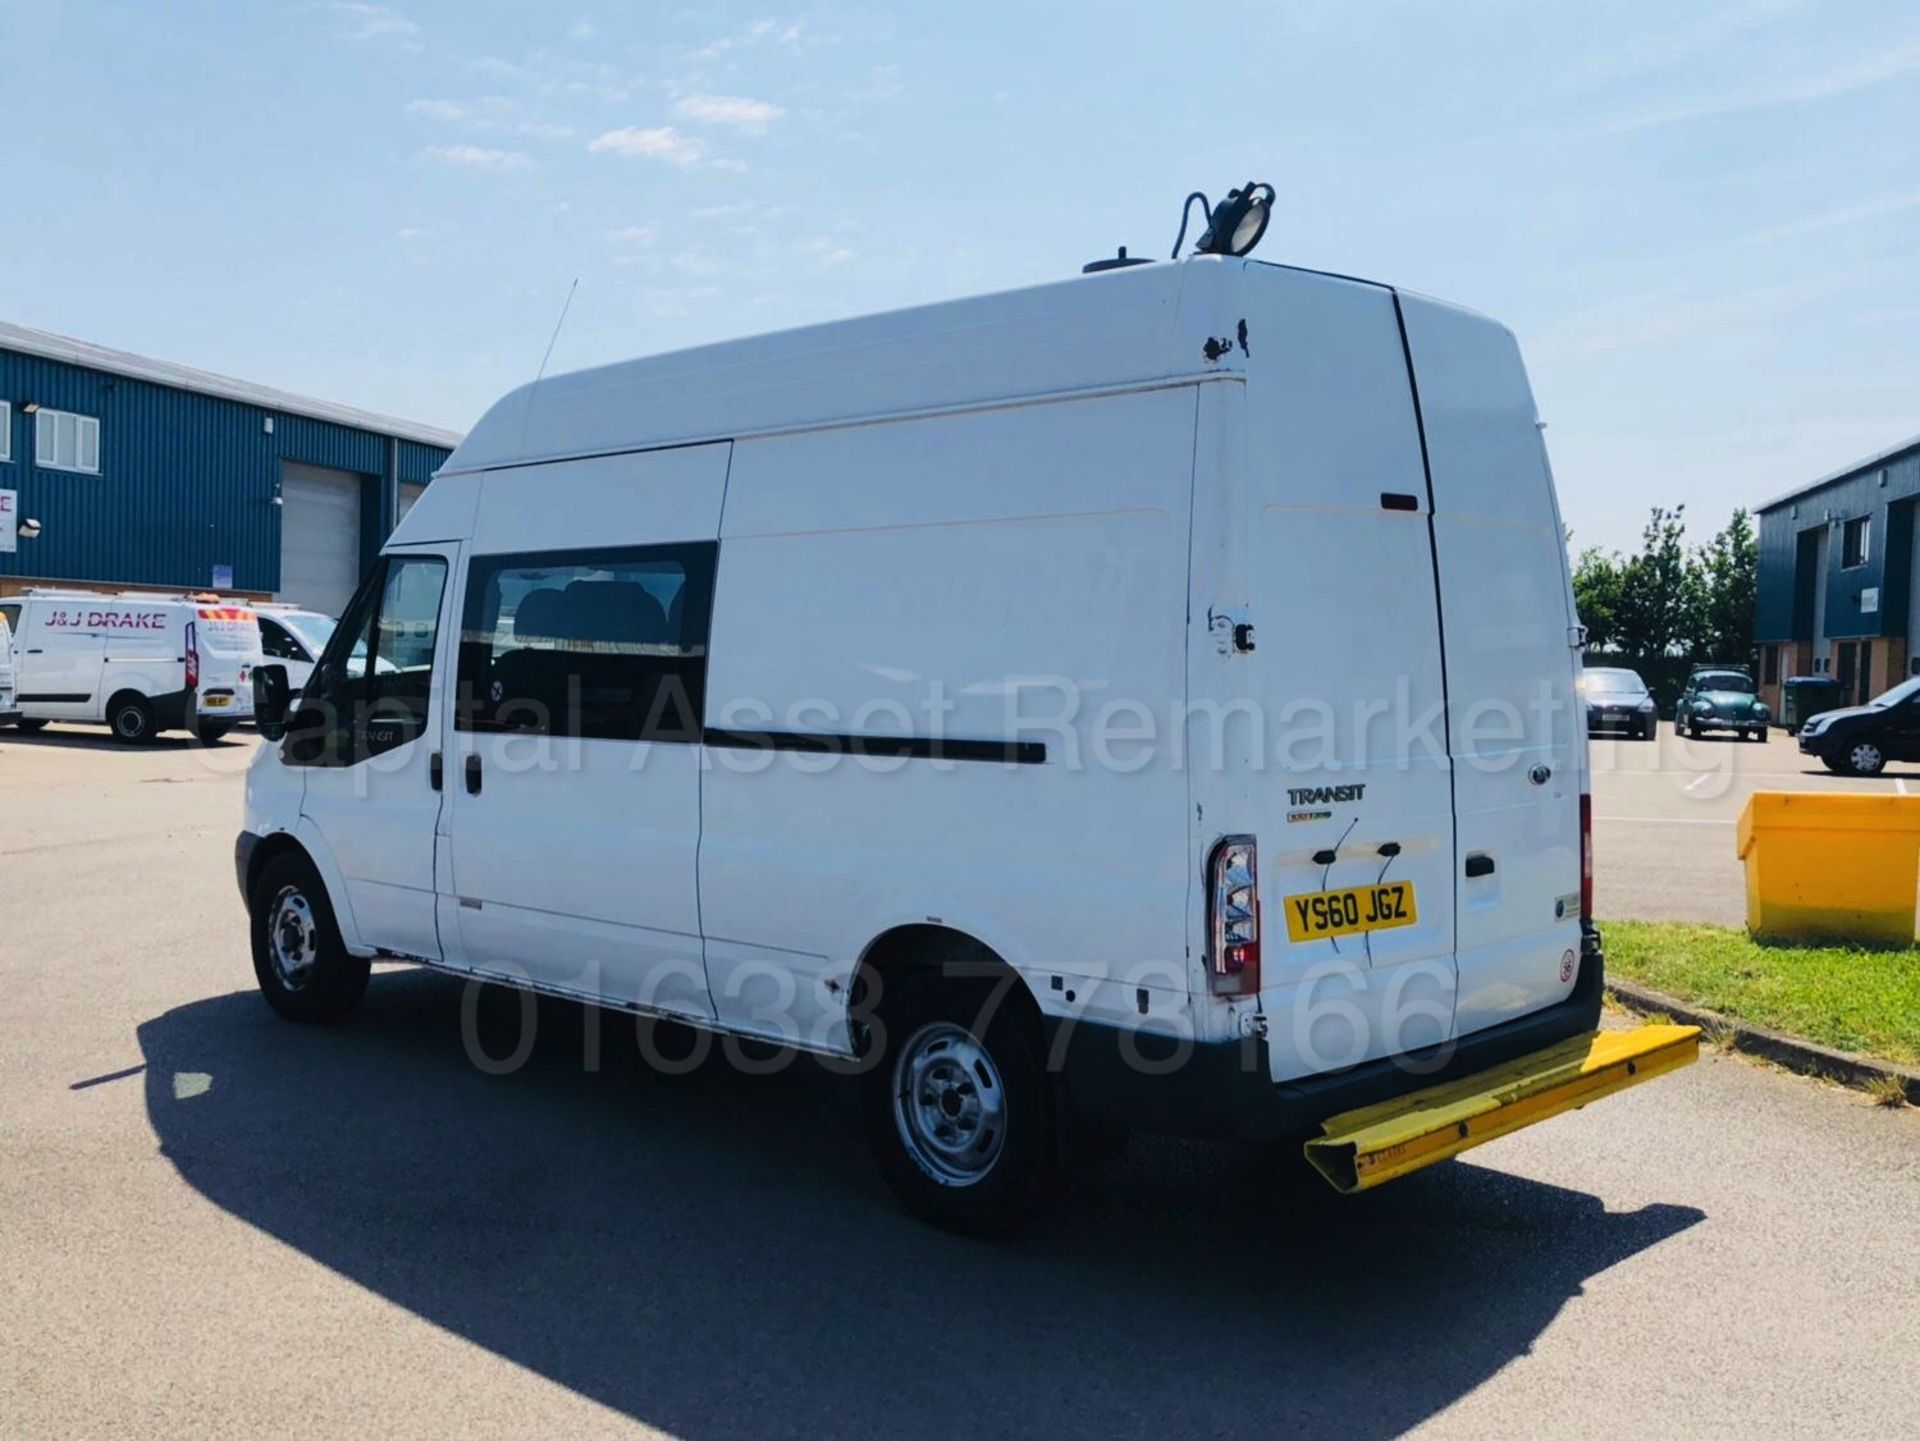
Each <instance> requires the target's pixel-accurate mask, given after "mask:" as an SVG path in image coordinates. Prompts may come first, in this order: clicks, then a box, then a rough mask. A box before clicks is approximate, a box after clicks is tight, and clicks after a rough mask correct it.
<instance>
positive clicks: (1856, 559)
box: [1840, 515, 1870, 570]
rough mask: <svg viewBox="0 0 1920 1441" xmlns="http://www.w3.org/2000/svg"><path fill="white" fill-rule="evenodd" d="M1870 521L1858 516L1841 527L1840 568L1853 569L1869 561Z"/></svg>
mask: <svg viewBox="0 0 1920 1441" xmlns="http://www.w3.org/2000/svg"><path fill="white" fill-rule="evenodd" d="M1869 528H1870V522H1869V521H1868V519H1867V517H1866V516H1864V515H1862V516H1857V517H1855V518H1854V519H1852V520H1850V521H1848V522H1847V523H1846V524H1845V525H1843V526H1841V528H1840V568H1841V569H1842V570H1853V569H1854V568H1855V567H1857V566H1862V565H1865V564H1866V563H1867V536H1868V533H1869Z"/></svg>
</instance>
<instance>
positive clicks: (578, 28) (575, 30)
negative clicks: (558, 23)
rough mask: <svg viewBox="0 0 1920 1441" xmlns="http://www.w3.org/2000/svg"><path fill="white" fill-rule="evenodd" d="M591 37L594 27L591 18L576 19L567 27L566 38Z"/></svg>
mask: <svg viewBox="0 0 1920 1441" xmlns="http://www.w3.org/2000/svg"><path fill="white" fill-rule="evenodd" d="M593 37H594V29H593V22H592V21H591V20H576V21H574V22H573V24H572V25H570V26H568V27H567V39H569V40H591V39H593Z"/></svg>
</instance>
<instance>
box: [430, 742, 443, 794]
mask: <svg viewBox="0 0 1920 1441" xmlns="http://www.w3.org/2000/svg"><path fill="white" fill-rule="evenodd" d="M446 773H447V767H446V762H444V761H443V760H441V759H440V752H439V751H435V752H434V753H433V754H432V755H430V756H428V757H427V784H428V785H430V786H432V787H433V788H434V789H435V790H439V789H440V787H441V786H442V785H444V784H445V783H446Z"/></svg>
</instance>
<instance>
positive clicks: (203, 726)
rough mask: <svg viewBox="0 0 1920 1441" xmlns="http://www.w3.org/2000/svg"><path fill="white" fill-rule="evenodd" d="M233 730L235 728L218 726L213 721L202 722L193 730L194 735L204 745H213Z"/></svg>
mask: <svg viewBox="0 0 1920 1441" xmlns="http://www.w3.org/2000/svg"><path fill="white" fill-rule="evenodd" d="M232 729H233V727H232V726H230V725H224V724H221V725H216V724H214V723H213V722H211V721H202V722H201V723H200V724H199V725H197V726H195V727H194V728H193V733H194V734H195V735H196V736H198V737H199V738H200V743H201V744H202V745H212V744H213V743H214V742H215V741H217V740H220V739H221V738H222V737H224V736H225V735H226V733H227V732H228V731H230V730H232Z"/></svg>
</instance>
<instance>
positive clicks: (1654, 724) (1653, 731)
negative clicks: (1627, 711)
mask: <svg viewBox="0 0 1920 1441" xmlns="http://www.w3.org/2000/svg"><path fill="white" fill-rule="evenodd" d="M1659 734H1660V722H1659V721H1656V720H1648V721H1644V722H1642V723H1641V726H1640V739H1641V740H1643V741H1650V740H1653V739H1654V738H1655V737H1656V736H1658V735H1659Z"/></svg>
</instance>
